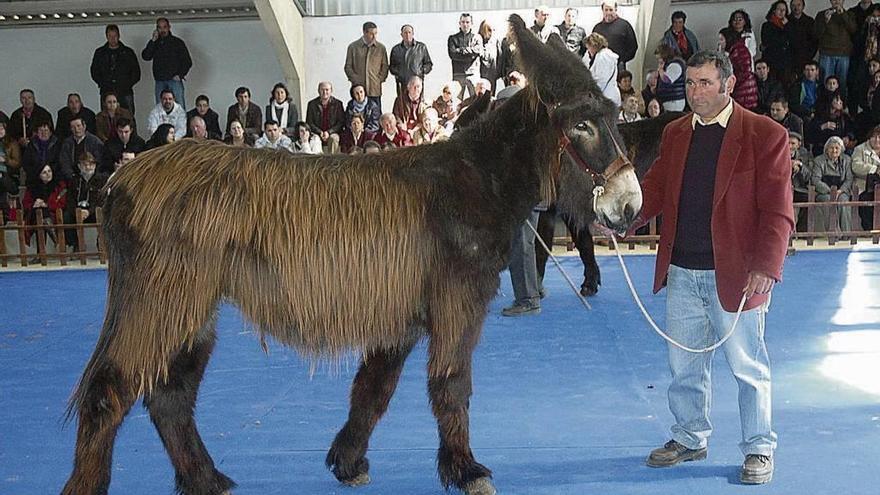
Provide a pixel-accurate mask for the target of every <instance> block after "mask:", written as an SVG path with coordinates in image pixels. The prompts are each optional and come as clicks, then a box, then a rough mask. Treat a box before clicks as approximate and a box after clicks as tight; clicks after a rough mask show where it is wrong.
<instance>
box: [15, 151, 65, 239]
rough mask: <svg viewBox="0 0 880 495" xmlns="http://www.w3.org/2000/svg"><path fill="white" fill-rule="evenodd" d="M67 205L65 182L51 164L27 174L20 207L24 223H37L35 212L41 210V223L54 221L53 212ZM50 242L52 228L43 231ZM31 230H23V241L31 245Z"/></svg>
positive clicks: (53, 234) (52, 222) (47, 223)
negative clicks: (32, 173)
mask: <svg viewBox="0 0 880 495" xmlns="http://www.w3.org/2000/svg"><path fill="white" fill-rule="evenodd" d="M66 205H67V184H66V183H65V181H63V180H60V179H59V178H58V177H57V176H56V174H55V171H54V170H53V169H52V166H51V165H49V164H48V163H47V164H45V165H43V166H42V168H40V170H39V173H37V174H34V175H33V176H29V177H28V179H27V188H26V189H25V193H24V199H23V200H22V207H23V209H24V221H25V224H26V225H37V212H38V211H42V212H43V225H52V224H54V223H55V212H56V211H57V210H59V209H61V210H63V209H64V208H65V207H66ZM45 232H46V233H47V234H48V235H49V237H50V238H51V239H52V242H57V239H55V231H54V230H46V231H45ZM33 233H34V231H33V230H30V229H29V230H25V231H24V236H25V238H24V242H25V244H27V245H28V246H30V245H31V237H33Z"/></svg>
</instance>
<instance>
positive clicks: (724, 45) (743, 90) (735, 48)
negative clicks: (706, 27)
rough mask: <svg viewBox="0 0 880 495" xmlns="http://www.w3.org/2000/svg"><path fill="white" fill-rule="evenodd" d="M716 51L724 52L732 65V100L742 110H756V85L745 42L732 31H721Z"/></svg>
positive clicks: (750, 58)
mask: <svg viewBox="0 0 880 495" xmlns="http://www.w3.org/2000/svg"><path fill="white" fill-rule="evenodd" d="M718 50H724V51H726V52H727V53H728V54H729V56H730V63H731V64H732V65H733V75H734V76H736V85H735V86H734V87H733V99H734V100H736V102H737V103H739V104H740V105H742V106H743V108H747V109H749V110H754V109H756V108H758V85H757V83H756V82H755V74H753V73H752V56H751V55H750V54H749V49H748V48H747V47H746V43H745V40H744V39H743V38H742V36H740V34H739V33H738V32H736V31H734V30H732V29H726V28H725V29H722V30H721V32H720V33H719V36H718Z"/></svg>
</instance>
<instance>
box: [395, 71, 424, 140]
mask: <svg viewBox="0 0 880 495" xmlns="http://www.w3.org/2000/svg"><path fill="white" fill-rule="evenodd" d="M426 108H428V104H427V103H425V101H424V100H423V99H422V80H421V79H420V78H419V76H412V78H410V80H409V83H407V85H406V93H404V94H402V95H400V97H399V98H397V100H395V101H394V109H393V110H392V113H393V114H394V117H396V118H397V127H398V128H399V129H400V131H401V132H406V133H407V134H409V137H410V139H412V137H413V134H415V132H416V130H417V129H418V127H419V119H420V118H421V115H422V112H424V111H425V109H426Z"/></svg>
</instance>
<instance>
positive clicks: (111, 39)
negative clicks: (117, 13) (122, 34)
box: [107, 29, 119, 47]
mask: <svg viewBox="0 0 880 495" xmlns="http://www.w3.org/2000/svg"><path fill="white" fill-rule="evenodd" d="M107 43H109V44H110V46H113V47H115V46H118V45H119V32H118V31H114V30H112V29H111V30H109V31H107Z"/></svg>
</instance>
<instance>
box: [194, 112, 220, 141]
mask: <svg viewBox="0 0 880 495" xmlns="http://www.w3.org/2000/svg"><path fill="white" fill-rule="evenodd" d="M187 135H188V136H189V137H191V138H193V139H195V140H196V141H199V142H204V141H207V140H209V139H212V140H213V139H214V138H212V137H210V136H208V128H207V126H206V125H205V119H203V118H201V117H199V116H198V115H196V116H195V117H193V118H192V119H190V121H189V130H188V131H187ZM217 141H219V139H217Z"/></svg>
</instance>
